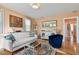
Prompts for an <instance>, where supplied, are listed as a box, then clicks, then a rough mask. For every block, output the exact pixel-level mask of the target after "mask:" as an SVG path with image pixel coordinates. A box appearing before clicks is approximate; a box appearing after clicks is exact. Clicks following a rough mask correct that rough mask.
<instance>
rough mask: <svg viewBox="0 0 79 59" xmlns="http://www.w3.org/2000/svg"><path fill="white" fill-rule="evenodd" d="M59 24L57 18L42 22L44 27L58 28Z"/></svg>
mask: <svg viewBox="0 0 79 59" xmlns="http://www.w3.org/2000/svg"><path fill="white" fill-rule="evenodd" d="M56 26H57V22H56V20H52V21H45V22H43V23H42V28H45V29H46V28H49V29H51V28H52V29H56Z"/></svg>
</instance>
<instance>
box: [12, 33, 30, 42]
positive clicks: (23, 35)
mask: <svg viewBox="0 0 79 59" xmlns="http://www.w3.org/2000/svg"><path fill="white" fill-rule="evenodd" d="M12 34H13V36H14V37H15V39H16V41H20V40H22V39H24V38H28V37H29V36H30V35H29V34H30V33H29V32H15V33H12Z"/></svg>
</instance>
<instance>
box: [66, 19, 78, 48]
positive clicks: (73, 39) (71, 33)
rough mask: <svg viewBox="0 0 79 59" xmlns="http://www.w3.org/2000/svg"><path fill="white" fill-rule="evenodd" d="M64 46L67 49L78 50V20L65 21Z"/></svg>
mask: <svg viewBox="0 0 79 59" xmlns="http://www.w3.org/2000/svg"><path fill="white" fill-rule="evenodd" d="M64 46H65V47H66V48H72V49H74V50H76V48H77V18H66V19H64Z"/></svg>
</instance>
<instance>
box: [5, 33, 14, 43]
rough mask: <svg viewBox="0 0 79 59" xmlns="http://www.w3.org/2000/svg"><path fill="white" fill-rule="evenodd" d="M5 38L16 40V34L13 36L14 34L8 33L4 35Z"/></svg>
mask: <svg viewBox="0 0 79 59" xmlns="http://www.w3.org/2000/svg"><path fill="white" fill-rule="evenodd" d="M4 38H5V39H6V40H12V41H15V38H14V36H13V35H12V34H8V35H6V36H4Z"/></svg>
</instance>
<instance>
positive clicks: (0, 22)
mask: <svg viewBox="0 0 79 59" xmlns="http://www.w3.org/2000/svg"><path fill="white" fill-rule="evenodd" d="M0 33H3V12H2V11H0Z"/></svg>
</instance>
